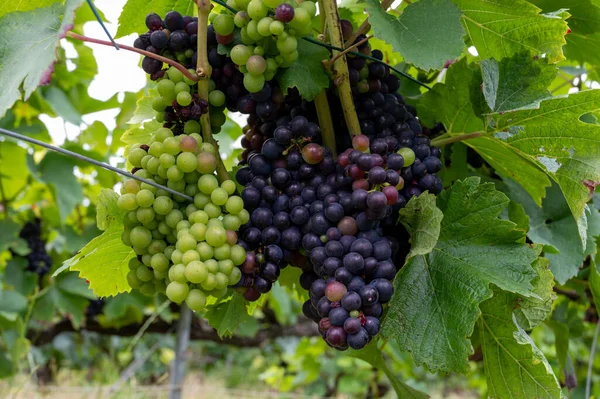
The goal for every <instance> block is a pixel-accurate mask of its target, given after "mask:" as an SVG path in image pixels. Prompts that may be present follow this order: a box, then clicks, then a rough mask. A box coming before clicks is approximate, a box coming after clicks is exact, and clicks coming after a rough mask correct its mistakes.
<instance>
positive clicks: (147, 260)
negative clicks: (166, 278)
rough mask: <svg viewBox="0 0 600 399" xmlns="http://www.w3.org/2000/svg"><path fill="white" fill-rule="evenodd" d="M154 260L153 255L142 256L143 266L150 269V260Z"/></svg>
mask: <svg viewBox="0 0 600 399" xmlns="http://www.w3.org/2000/svg"><path fill="white" fill-rule="evenodd" d="M151 259H152V255H150V254H145V255H143V256H142V264H143V265H145V266H148V267H150V260H151Z"/></svg>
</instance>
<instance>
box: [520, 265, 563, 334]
mask: <svg viewBox="0 0 600 399" xmlns="http://www.w3.org/2000/svg"><path fill="white" fill-rule="evenodd" d="M531 266H532V267H533V269H534V270H535V271H536V273H537V277H536V278H534V279H533V280H531V284H533V292H534V293H536V294H537V296H538V298H535V297H531V298H523V299H522V300H521V301H520V302H519V308H518V309H517V310H515V318H516V320H517V322H518V324H519V326H521V327H523V328H524V329H525V330H528V331H529V330H531V329H533V328H534V327H536V326H537V325H539V324H540V323H542V322H543V321H544V320H546V318H547V317H548V315H549V314H550V312H552V303H553V302H554V300H555V299H556V294H555V293H554V290H553V289H552V288H553V287H554V276H553V275H552V272H550V270H549V269H548V267H549V266H550V261H549V260H548V259H546V258H537V259H536V261H535V262H533V264H532V265H531Z"/></svg>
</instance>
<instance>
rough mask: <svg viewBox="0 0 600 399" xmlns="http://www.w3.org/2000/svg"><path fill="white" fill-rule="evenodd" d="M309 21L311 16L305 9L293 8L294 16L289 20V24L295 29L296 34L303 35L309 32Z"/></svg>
mask: <svg viewBox="0 0 600 399" xmlns="http://www.w3.org/2000/svg"><path fill="white" fill-rule="evenodd" d="M310 22H311V16H310V14H309V13H308V11H307V10H306V9H304V8H295V9H294V18H293V19H292V20H291V21H290V22H289V26H290V28H292V29H294V30H295V31H296V35H298V36H304V35H305V34H308V33H310V29H311V27H312V25H311V23H310Z"/></svg>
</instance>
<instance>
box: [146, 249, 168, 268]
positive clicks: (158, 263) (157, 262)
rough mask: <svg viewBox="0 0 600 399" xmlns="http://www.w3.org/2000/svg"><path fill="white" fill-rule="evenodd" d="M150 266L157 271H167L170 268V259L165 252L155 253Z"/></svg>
mask: <svg viewBox="0 0 600 399" xmlns="http://www.w3.org/2000/svg"><path fill="white" fill-rule="evenodd" d="M150 266H152V268H153V269H154V270H156V271H159V272H165V271H167V270H168V269H169V259H167V256H166V255H165V254H164V253H157V254H154V255H152V258H151V260H150Z"/></svg>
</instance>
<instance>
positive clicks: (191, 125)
mask: <svg viewBox="0 0 600 399" xmlns="http://www.w3.org/2000/svg"><path fill="white" fill-rule="evenodd" d="M183 132H184V133H185V134H192V133H200V123H199V122H198V121H195V120H193V119H192V120H189V121H187V122H186V123H185V124H184V125H183ZM196 141H198V140H196Z"/></svg>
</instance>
